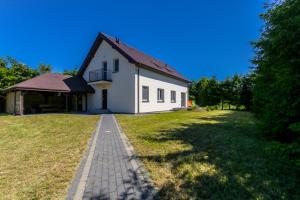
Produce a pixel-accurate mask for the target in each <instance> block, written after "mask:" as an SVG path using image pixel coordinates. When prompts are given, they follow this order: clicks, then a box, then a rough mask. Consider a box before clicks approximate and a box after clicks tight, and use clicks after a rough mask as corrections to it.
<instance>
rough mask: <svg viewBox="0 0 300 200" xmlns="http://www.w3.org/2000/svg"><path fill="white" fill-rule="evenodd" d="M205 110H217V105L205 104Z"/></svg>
mask: <svg viewBox="0 0 300 200" xmlns="http://www.w3.org/2000/svg"><path fill="white" fill-rule="evenodd" d="M206 110H207V111H213V110H218V105H214V106H207V107H206Z"/></svg>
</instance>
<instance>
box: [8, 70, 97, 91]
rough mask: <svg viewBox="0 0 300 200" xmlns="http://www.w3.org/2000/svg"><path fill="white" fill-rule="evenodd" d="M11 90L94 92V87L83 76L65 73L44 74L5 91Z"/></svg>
mask: <svg viewBox="0 0 300 200" xmlns="http://www.w3.org/2000/svg"><path fill="white" fill-rule="evenodd" d="M10 90H33V91H48V92H66V93H70V92H90V93H93V92H94V89H93V88H92V87H91V86H89V85H88V84H87V83H86V81H85V80H84V79H83V78H82V77H78V76H76V77H72V76H69V75H63V74H42V75H40V76H36V77H34V78H32V79H29V80H26V81H23V82H21V83H18V84H16V85H13V86H11V87H9V88H6V89H4V91H10Z"/></svg>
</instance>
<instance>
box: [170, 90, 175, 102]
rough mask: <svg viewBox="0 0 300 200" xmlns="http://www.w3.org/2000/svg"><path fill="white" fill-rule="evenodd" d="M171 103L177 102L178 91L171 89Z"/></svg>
mask: <svg viewBox="0 0 300 200" xmlns="http://www.w3.org/2000/svg"><path fill="white" fill-rule="evenodd" d="M171 103H176V91H171Z"/></svg>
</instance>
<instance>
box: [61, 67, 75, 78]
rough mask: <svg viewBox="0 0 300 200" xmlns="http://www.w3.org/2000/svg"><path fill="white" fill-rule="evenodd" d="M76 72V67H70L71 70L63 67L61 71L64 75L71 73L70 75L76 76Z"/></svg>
mask: <svg viewBox="0 0 300 200" xmlns="http://www.w3.org/2000/svg"><path fill="white" fill-rule="evenodd" d="M77 73H78V69H77V68H74V69H71V70H67V69H65V70H64V72H63V74H64V75H71V76H76V75H77Z"/></svg>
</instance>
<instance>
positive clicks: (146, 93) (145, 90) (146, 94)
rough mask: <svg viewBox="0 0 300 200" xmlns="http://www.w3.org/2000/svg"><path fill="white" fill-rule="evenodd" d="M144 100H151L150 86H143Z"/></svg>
mask: <svg viewBox="0 0 300 200" xmlns="http://www.w3.org/2000/svg"><path fill="white" fill-rule="evenodd" d="M142 101H143V102H149V87H148V86H143V90H142Z"/></svg>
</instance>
